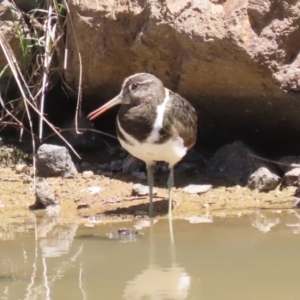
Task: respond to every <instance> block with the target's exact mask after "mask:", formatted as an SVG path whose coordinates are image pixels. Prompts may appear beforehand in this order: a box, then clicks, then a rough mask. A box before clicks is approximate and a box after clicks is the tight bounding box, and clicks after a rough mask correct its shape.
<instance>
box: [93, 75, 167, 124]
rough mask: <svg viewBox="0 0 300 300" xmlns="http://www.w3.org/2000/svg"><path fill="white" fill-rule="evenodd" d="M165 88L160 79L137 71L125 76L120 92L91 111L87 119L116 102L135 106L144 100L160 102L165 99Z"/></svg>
mask: <svg viewBox="0 0 300 300" xmlns="http://www.w3.org/2000/svg"><path fill="white" fill-rule="evenodd" d="M165 93H166V92H165V88H164V85H163V83H162V82H161V80H159V79H158V78H157V77H155V76H154V75H152V74H149V73H138V74H134V75H132V76H130V77H127V78H126V79H125V80H124V82H123V85H122V89H121V92H120V93H119V95H117V96H116V97H115V98H113V99H112V100H110V101H108V102H107V103H106V104H104V105H103V106H101V107H100V108H98V109H96V110H95V111H93V112H91V113H90V114H89V115H88V119H89V120H94V119H96V118H97V117H98V116H100V115H101V114H103V113H104V112H105V111H107V110H109V109H110V108H112V107H113V106H116V105H118V104H122V105H132V106H137V105H140V104H142V103H145V102H148V103H150V102H152V103H154V104H155V105H157V104H160V103H162V102H163V101H164V99H165Z"/></svg>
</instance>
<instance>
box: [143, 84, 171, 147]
mask: <svg viewBox="0 0 300 300" xmlns="http://www.w3.org/2000/svg"><path fill="white" fill-rule="evenodd" d="M165 95H166V96H165V99H164V102H163V103H162V104H160V105H158V106H157V108H156V112H157V116H156V119H155V122H154V124H153V127H152V131H151V133H150V135H149V137H148V138H147V142H148V143H155V142H157V141H158V140H159V137H160V134H159V131H160V130H161V128H162V127H163V121H164V114H165V109H166V104H167V102H168V101H169V90H168V89H166V88H165Z"/></svg>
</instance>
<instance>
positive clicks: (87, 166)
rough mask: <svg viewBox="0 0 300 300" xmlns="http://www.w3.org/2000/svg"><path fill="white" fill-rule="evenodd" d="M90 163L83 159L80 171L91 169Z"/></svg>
mask: <svg viewBox="0 0 300 300" xmlns="http://www.w3.org/2000/svg"><path fill="white" fill-rule="evenodd" d="M91 167H92V166H91V164H90V163H88V162H86V161H83V162H82V163H81V164H80V170H81V171H89V170H90V169H91Z"/></svg>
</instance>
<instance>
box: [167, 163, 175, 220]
mask: <svg viewBox="0 0 300 300" xmlns="http://www.w3.org/2000/svg"><path fill="white" fill-rule="evenodd" d="M173 184H174V167H170V174H169V178H168V190H169V210H168V215H169V217H172V188H173Z"/></svg>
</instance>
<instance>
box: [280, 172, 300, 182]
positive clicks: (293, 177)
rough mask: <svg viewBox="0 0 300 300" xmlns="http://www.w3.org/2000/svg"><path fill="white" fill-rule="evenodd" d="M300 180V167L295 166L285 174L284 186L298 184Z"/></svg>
mask: <svg viewBox="0 0 300 300" xmlns="http://www.w3.org/2000/svg"><path fill="white" fill-rule="evenodd" d="M299 180H300V168H294V169H292V170H290V171H288V172H286V173H285V174H284V176H283V180H282V185H283V186H298V184H299Z"/></svg>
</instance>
